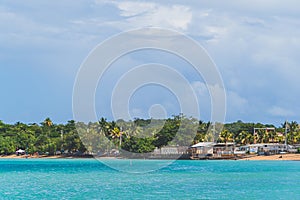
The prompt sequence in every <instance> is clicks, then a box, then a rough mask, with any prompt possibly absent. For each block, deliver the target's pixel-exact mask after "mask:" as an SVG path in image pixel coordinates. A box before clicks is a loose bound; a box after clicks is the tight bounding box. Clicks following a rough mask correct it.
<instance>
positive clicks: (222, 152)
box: [213, 142, 234, 158]
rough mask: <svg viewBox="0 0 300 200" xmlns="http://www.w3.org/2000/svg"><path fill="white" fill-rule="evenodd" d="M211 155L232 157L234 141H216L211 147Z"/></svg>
mask: <svg viewBox="0 0 300 200" xmlns="http://www.w3.org/2000/svg"><path fill="white" fill-rule="evenodd" d="M213 150H214V151H213V156H214V157H215V158H233V157H234V143H232V142H228V143H217V144H216V145H214V147H213Z"/></svg>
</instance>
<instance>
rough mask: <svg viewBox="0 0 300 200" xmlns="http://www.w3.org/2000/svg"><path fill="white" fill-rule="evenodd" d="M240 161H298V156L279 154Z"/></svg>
mask: <svg viewBox="0 0 300 200" xmlns="http://www.w3.org/2000/svg"><path fill="white" fill-rule="evenodd" d="M242 160H292V161H300V154H280V155H278V154H277V155H270V156H253V157H249V158H243V159H242Z"/></svg>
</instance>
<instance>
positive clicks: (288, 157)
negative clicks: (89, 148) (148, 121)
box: [0, 154, 300, 161]
mask: <svg viewBox="0 0 300 200" xmlns="http://www.w3.org/2000/svg"><path fill="white" fill-rule="evenodd" d="M0 159H100V160H117V159H126V158H120V157H93V156H87V157H80V156H61V155H55V156H45V155H40V156H26V155H21V156H17V155H7V156H5V155H1V156H0ZM212 160H213V159H212ZM216 160H217V159H216ZM218 160H228V159H218ZM232 160H233V159H232ZM235 160H257V161H260V160H261V161H264V160H278V161H283V160H284V161H300V154H276V155H269V156H258V155H254V156H251V157H245V158H240V159H235Z"/></svg>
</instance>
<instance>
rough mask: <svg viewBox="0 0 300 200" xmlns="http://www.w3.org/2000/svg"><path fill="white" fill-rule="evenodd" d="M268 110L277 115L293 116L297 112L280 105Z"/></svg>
mask: <svg viewBox="0 0 300 200" xmlns="http://www.w3.org/2000/svg"><path fill="white" fill-rule="evenodd" d="M268 112H269V113H270V114H271V115H273V116H276V117H291V116H294V115H295V113H294V112H293V111H291V110H288V109H285V108H283V107H279V106H273V107H272V108H270V109H269V110H268Z"/></svg>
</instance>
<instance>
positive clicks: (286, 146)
mask: <svg viewBox="0 0 300 200" xmlns="http://www.w3.org/2000/svg"><path fill="white" fill-rule="evenodd" d="M284 135H285V141H284V146H285V149H286V151H287V150H288V144H287V120H285V131H284Z"/></svg>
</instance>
